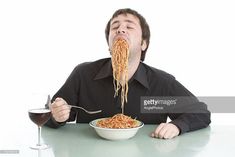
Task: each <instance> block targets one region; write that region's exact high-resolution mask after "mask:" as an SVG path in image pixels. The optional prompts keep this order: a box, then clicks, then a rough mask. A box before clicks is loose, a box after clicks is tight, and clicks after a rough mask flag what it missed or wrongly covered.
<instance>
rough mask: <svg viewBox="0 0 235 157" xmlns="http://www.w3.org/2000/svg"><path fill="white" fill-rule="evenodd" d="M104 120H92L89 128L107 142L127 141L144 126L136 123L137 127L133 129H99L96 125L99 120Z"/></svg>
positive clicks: (139, 122) (141, 123)
mask: <svg viewBox="0 0 235 157" xmlns="http://www.w3.org/2000/svg"><path fill="white" fill-rule="evenodd" d="M102 119H105V118H100V119H96V120H93V121H91V122H90V123H89V125H90V126H91V127H93V128H94V129H95V131H96V133H97V134H98V135H99V136H100V137H102V138H105V139H108V140H126V139H129V138H131V137H133V136H135V134H136V133H137V131H138V130H139V129H140V128H142V127H143V126H144V123H143V122H141V121H138V120H137V122H138V126H137V127H135V128H127V129H111V128H101V127H98V126H97V125H96V123H97V122H98V121H99V120H102Z"/></svg>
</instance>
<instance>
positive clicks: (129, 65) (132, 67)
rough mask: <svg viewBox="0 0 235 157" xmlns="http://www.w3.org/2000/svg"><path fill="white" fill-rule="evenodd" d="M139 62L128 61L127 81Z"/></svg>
mask: <svg viewBox="0 0 235 157" xmlns="http://www.w3.org/2000/svg"><path fill="white" fill-rule="evenodd" d="M139 64H140V61H135V62H134V61H133V62H129V63H128V81H129V80H130V79H131V78H132V76H133V75H134V73H135V72H136V70H137V68H138V66H139Z"/></svg>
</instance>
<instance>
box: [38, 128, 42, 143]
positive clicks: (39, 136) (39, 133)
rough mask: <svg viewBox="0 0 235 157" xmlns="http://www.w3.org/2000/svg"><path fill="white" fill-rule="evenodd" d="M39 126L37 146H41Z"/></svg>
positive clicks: (39, 129)
mask: <svg viewBox="0 0 235 157" xmlns="http://www.w3.org/2000/svg"><path fill="white" fill-rule="evenodd" d="M40 139H41V126H38V146H41V140H40Z"/></svg>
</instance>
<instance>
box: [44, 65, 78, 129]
mask: <svg viewBox="0 0 235 157" xmlns="http://www.w3.org/2000/svg"><path fill="white" fill-rule="evenodd" d="M79 78H80V77H79V70H78V66H77V67H76V68H75V69H74V70H73V71H72V73H71V74H70V75H69V77H68V78H67V80H66V81H65V83H64V85H63V86H62V87H61V88H60V89H59V91H58V92H57V93H56V94H55V95H54V96H53V98H52V102H53V101H54V100H55V99H56V98H57V97H60V98H63V99H64V100H65V101H66V102H67V103H68V104H71V105H76V104H77V103H78V90H79V89H78V88H79V83H80V82H79ZM75 118H76V111H74V110H73V109H71V112H70V116H69V119H68V120H67V121H65V122H61V123H60V122H57V121H56V120H54V118H53V117H51V118H50V119H49V120H48V121H47V123H46V124H45V125H46V126H49V127H51V128H58V127H60V126H63V125H65V124H66V122H70V121H74V120H75Z"/></svg>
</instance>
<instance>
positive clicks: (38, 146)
mask: <svg viewBox="0 0 235 157" xmlns="http://www.w3.org/2000/svg"><path fill="white" fill-rule="evenodd" d="M30 148H31V149H35V150H43V149H48V148H50V146H49V145H47V144H40V145H38V144H37V145H35V146H30Z"/></svg>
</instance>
